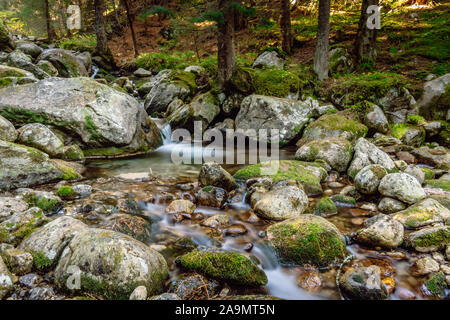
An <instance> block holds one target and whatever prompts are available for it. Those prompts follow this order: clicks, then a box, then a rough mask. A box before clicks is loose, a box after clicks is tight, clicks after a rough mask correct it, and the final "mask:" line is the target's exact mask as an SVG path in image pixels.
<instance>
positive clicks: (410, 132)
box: [392, 123, 426, 147]
mask: <svg viewBox="0 0 450 320" xmlns="http://www.w3.org/2000/svg"><path fill="white" fill-rule="evenodd" d="M392 136H393V137H394V138H397V139H400V140H401V141H402V142H403V143H404V144H406V145H408V146H412V147H420V146H421V145H422V144H423V143H424V142H425V136H426V133H425V129H424V128H423V127H419V126H417V125H413V124H409V123H397V124H396V125H394V126H393V127H392Z"/></svg>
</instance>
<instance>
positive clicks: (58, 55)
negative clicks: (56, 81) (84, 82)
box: [38, 49, 89, 78]
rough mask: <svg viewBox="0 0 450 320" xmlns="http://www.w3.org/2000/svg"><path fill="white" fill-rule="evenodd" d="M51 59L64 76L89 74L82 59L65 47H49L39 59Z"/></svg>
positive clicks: (59, 72) (84, 75) (85, 75)
mask: <svg viewBox="0 0 450 320" xmlns="http://www.w3.org/2000/svg"><path fill="white" fill-rule="evenodd" d="M41 60H47V61H50V62H51V63H52V64H53V66H54V67H55V68H56V69H57V70H58V74H59V76H60V77H63V78H71V77H88V76H89V74H88V72H87V70H86V67H85V65H84V63H83V61H82V60H81V59H78V58H77V57H76V56H75V55H74V54H73V53H72V52H71V51H69V50H64V49H48V50H45V51H44V52H42V54H41V55H40V56H39V57H38V61H41Z"/></svg>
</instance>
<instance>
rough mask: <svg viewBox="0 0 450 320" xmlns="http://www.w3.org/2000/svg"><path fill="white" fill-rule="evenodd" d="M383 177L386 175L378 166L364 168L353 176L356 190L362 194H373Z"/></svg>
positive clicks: (384, 170)
mask: <svg viewBox="0 0 450 320" xmlns="http://www.w3.org/2000/svg"><path fill="white" fill-rule="evenodd" d="M385 175H387V171H386V169H384V168H383V167H382V166H380V165H379V164H371V165H369V166H367V167H364V168H363V169H361V170H360V171H359V172H358V173H357V174H356V176H355V179H354V180H355V186H356V189H358V191H359V192H361V193H364V194H375V193H376V192H377V191H378V186H379V185H380V182H381V179H383V178H384V176H385Z"/></svg>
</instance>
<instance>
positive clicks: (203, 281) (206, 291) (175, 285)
mask: <svg viewBox="0 0 450 320" xmlns="http://www.w3.org/2000/svg"><path fill="white" fill-rule="evenodd" d="M219 289H220V284H219V283H218V282H217V281H215V280H209V279H207V278H205V277H204V276H202V275H200V274H193V275H189V274H187V275H182V276H181V279H179V280H174V281H172V282H171V283H170V288H169V292H170V293H173V294H176V295H177V297H178V298H179V299H183V300H199V299H210V298H211V297H212V296H215V295H216V294H218V293H219Z"/></svg>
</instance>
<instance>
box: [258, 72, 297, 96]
mask: <svg viewBox="0 0 450 320" xmlns="http://www.w3.org/2000/svg"><path fill="white" fill-rule="evenodd" d="M254 87H255V92H256V93H257V94H261V95H266V96H274V97H280V98H286V97H287V96H288V95H289V94H290V93H292V94H298V91H299V87H300V79H299V77H298V76H297V75H295V74H293V73H291V72H289V71H284V70H278V69H264V70H258V71H256V73H255V76H254Z"/></svg>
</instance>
